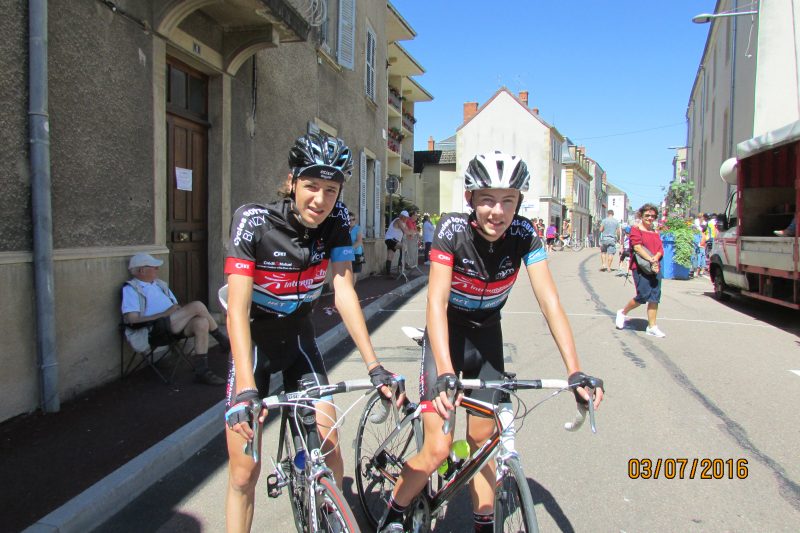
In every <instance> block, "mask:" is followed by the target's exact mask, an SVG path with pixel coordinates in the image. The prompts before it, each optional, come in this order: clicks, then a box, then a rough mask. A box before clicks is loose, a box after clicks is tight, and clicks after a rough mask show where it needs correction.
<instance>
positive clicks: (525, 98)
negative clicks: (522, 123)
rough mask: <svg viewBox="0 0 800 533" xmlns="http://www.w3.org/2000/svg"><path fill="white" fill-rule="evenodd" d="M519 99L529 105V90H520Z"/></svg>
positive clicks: (523, 103) (526, 105)
mask: <svg viewBox="0 0 800 533" xmlns="http://www.w3.org/2000/svg"><path fill="white" fill-rule="evenodd" d="M519 99H520V101H521V102H522V105H524V106H525V107H528V91H520V92H519Z"/></svg>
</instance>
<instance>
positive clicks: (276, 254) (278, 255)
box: [272, 252, 286, 257]
mask: <svg viewBox="0 0 800 533" xmlns="http://www.w3.org/2000/svg"><path fill="white" fill-rule="evenodd" d="M272 255H273V256H274V257H286V252H272Z"/></svg>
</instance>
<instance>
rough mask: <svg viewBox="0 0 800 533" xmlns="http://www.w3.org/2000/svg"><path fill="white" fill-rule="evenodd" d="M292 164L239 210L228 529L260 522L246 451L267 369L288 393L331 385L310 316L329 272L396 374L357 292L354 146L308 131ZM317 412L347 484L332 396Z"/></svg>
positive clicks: (360, 341) (371, 358)
mask: <svg viewBox="0 0 800 533" xmlns="http://www.w3.org/2000/svg"><path fill="white" fill-rule="evenodd" d="M289 167H290V169H291V170H290V172H289V175H288V177H287V182H286V190H285V198H284V199H282V200H279V201H276V202H273V203H269V204H266V205H260V204H247V205H243V206H241V207H240V208H239V209H237V210H236V213H235V215H234V216H233V221H232V225H231V237H230V241H229V244H228V254H227V258H226V260H225V273H226V274H228V297H227V300H228V301H227V303H228V332H229V335H230V341H231V360H230V365H229V371H228V392H227V402H226V403H227V411H226V413H225V421H226V424H227V431H226V438H227V446H228V457H229V481H228V490H227V499H226V513H225V515H226V523H227V529H228V531H249V530H250V525H251V524H252V519H253V502H254V498H255V486H256V482H257V480H258V476H259V470H260V463H259V464H256V463H254V462H253V460H252V459H251V458H250V457H249V456H248V455H245V453H244V451H243V448H244V444H245V443H246V441H248V440H250V439H252V438H253V429H252V425H251V423H252V417H253V416H261V417H263V416H265V415H266V413H264V412H261V413H257V414H254V413H252V412H251V411H250V408H249V404H250V401H251V400H254V399H258V398H262V397H264V396H267V394H268V390H269V376H270V374H271V373H273V372H277V371H279V370H280V371H282V372H283V380H284V387H285V388H286V390H287V391H292V390H296V388H297V382H298V380H300V379H304V380H312V381H315V382H317V383H319V384H327V383H328V381H327V373H326V370H325V364H324V362H323V359H322V356H321V354H320V352H319V349H318V348H317V344H316V339H315V334H314V325H313V323H312V321H311V310H312V308H313V306H314V303H315V301H316V300H317V299H318V298H319V296H320V295H321V293H322V286H323V283H324V282H325V278H326V274H327V270H328V269H331V270H332V271H333V282H332V284H333V289H334V291H335V293H336V296H335V298H336V307H337V309H338V311H339V314H340V315H341V317H342V321H343V322H344V324H345V326H346V328H347V331H348V332H349V333H350V336H351V337H352V339H353V342H354V343H355V345H356V347H357V348H358V350H359V352H360V353H361V357H362V358H363V360H364V363H365V364H366V369H367V372H368V373H369V376H370V377H371V378H372V381H373V383H375V384H376V385H377V384H380V383H386V381H387V379H388V378H390V377H391V374H390V373H389V372H388V371H387V370H386V369H384V368H383V366H382V365H381V363H380V361H379V360H378V359H377V357H376V356H375V351H374V349H373V347H372V344H371V342H370V339H369V335H368V332H367V326H366V323H365V321H364V315H363V313H362V312H361V307H360V305H359V302H358V296H357V295H356V292H355V290H354V289H353V279H352V270H351V262H352V260H353V248H352V243H351V241H350V228H349V222H348V213H347V208H346V207H345V206H344V204H343V203H341V202H340V201H339V198H340V196H341V192H342V187H343V186H344V183H345V182H346V181H347V179H348V178H349V177H350V174H351V172H352V167H353V160H352V156H351V153H350V149H349V148H348V147H347V146H346V145H345V144H344V143H343V142H342V141H341V140H340V139H337V138H334V137H327V136H325V135H319V134H308V135H304V136H302V137H299V138H298V139H297V140H296V141H295V143H294V146H293V147H292V149H291V151H290V153H289ZM384 391H386V392H388V390H387V389H384ZM317 410H318V415H317V422H318V425H319V430H320V436H321V437H322V438H323V439H325V438H326V437H327V442H326V445H325V447H324V450H325V451H330V453H329V454H328V455H327V456H326V462H327V464H328V466H329V467H330V468H331V470H332V471H333V473H334V476H335V478H336V481H337V483H339V484H341V482H342V473H343V465H342V456H341V452H340V450H339V448H338V446H337V441H338V437H337V436H336V435H335V434H333V435H329V433H330V429H329V428H330V426H331V425H332V423H333V421H335V419H336V413H335V411H334V409H333V406H332V405H331V404H330V403H328V402H320V403H319V404H318V405H317ZM320 412H321V413H320Z"/></svg>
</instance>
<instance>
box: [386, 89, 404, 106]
mask: <svg viewBox="0 0 800 533" xmlns="http://www.w3.org/2000/svg"><path fill="white" fill-rule="evenodd" d="M401 102H402V101H401V100H400V93H399V92H398V91H397V89H395V88H394V87H391V86H390V87H389V105H390V106H392V107H394V108H395V109H396V110H397V111H398V112H399V111H400V108H401V106H402V103H401Z"/></svg>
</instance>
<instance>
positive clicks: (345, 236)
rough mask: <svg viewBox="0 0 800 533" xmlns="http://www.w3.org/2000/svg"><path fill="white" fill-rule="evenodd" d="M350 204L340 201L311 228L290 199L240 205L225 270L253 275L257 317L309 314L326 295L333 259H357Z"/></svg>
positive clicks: (253, 308) (252, 308)
mask: <svg viewBox="0 0 800 533" xmlns="http://www.w3.org/2000/svg"><path fill="white" fill-rule="evenodd" d="M353 257H354V256H353V246H352V242H351V241H350V225H349V223H348V213H347V207H345V205H344V204H343V203H341V202H337V203H336V205H335V206H334V208H333V211H331V214H330V215H328V218H326V219H325V220H324V221H323V222H322V224H320V225H319V226H318V227H316V228H306V227H305V226H303V225H302V224H301V223H300V222H299V221H298V220H297V217H296V216H295V215H294V213H293V212H292V202H291V200H288V199H286V200H282V201H278V202H274V203H271V204H267V205H258V204H247V205H243V206H241V207H240V208H239V209H237V210H236V213H235V214H234V216H233V223H232V224H231V238H230V242H229V243H228V255H227V258H226V259H225V273H226V274H241V275H244V276H251V277H252V278H253V305H251V306H250V317H251V318H253V319H265V318H266V319H270V318H282V317H286V316H290V315H291V316H292V317H302V316H306V315H308V313H309V312H310V311H311V309H312V308H313V306H314V303H315V301H316V300H317V299H318V298H319V297H320V295H321V294H322V286H323V283H324V282H325V275H326V274H327V270H328V263H329V262H330V261H333V262H334V263H335V262H340V261H352V260H353Z"/></svg>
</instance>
